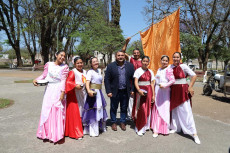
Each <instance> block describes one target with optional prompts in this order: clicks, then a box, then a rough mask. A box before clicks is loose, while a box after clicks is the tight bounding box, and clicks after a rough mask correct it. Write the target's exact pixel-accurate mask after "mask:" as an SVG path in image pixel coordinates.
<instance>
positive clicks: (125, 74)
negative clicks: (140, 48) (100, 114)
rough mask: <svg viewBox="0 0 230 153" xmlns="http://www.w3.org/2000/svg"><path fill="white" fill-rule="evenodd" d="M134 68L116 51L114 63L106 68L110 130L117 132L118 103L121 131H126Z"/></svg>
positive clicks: (121, 52) (123, 55)
mask: <svg viewBox="0 0 230 153" xmlns="http://www.w3.org/2000/svg"><path fill="white" fill-rule="evenodd" d="M133 74H134V67H133V65H132V64H131V63H129V62H127V61H125V53H124V52H123V51H118V52H117V53H116V61H115V62H112V63H110V64H109V65H108V66H107V69H106V72H105V80H104V81H105V89H106V93H107V95H108V97H110V101H111V106H110V116H111V122H112V130H114V131H117V123H116V122H117V119H116V115H117V108H118V105H119V102H120V112H121V113H120V123H121V129H122V130H123V131H125V130H126V116H127V107H128V102H129V97H130V94H133V90H134V84H133Z"/></svg>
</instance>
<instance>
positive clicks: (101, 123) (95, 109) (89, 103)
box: [82, 69, 108, 136]
mask: <svg viewBox="0 0 230 153" xmlns="http://www.w3.org/2000/svg"><path fill="white" fill-rule="evenodd" d="M100 73H101V72H100V70H99V69H98V70H93V69H91V70H89V71H88V72H87V75H86V80H87V81H90V83H91V84H100V85H101V84H102V75H101V74H100ZM92 90H93V91H95V92H96V93H97V94H96V96H94V97H90V96H88V95H87V97H86V101H85V105H84V110H83V113H82V123H83V126H84V131H83V133H84V134H89V135H90V136H98V135H99V128H100V129H101V131H102V132H105V131H106V120H107V118H108V115H107V112H106V109H105V107H106V105H107V104H106V101H105V98H104V96H103V94H102V91H101V89H92Z"/></svg>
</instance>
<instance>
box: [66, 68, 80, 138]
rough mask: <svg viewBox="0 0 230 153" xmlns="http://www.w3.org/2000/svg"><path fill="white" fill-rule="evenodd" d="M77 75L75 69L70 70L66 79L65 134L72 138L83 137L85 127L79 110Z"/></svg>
mask: <svg viewBox="0 0 230 153" xmlns="http://www.w3.org/2000/svg"><path fill="white" fill-rule="evenodd" d="M75 78H76V76H75V73H74V70H72V71H70V72H69V75H68V78H67V79H66V100H67V108H66V127H65V136H69V137H71V138H75V139H78V138H81V137H83V128H82V122H81V117H80V111H79V107H78V104H79V100H78V99H77V96H76V92H75V91H76V90H77V89H75V87H76V79H75Z"/></svg>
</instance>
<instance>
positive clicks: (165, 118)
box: [151, 55, 175, 138]
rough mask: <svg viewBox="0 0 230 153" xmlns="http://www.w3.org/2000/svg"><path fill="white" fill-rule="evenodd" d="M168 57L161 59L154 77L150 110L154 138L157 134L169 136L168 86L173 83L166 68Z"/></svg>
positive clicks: (171, 71)
mask: <svg viewBox="0 0 230 153" xmlns="http://www.w3.org/2000/svg"><path fill="white" fill-rule="evenodd" d="M168 64H169V57H168V56H167V55H163V56H162V57H161V68H159V69H158V71H157V74H156V76H155V79H156V82H155V97H156V99H155V103H154V105H153V108H152V110H151V111H152V113H151V114H152V115H151V129H152V130H153V132H154V134H153V137H154V138H156V137H157V136H158V134H164V135H165V134H169V125H170V113H169V112H170V86H171V85H172V84H173V83H174V82H175V78H174V75H173V70H172V69H171V68H169V67H168Z"/></svg>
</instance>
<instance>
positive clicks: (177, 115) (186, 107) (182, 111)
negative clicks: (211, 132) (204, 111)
mask: <svg viewBox="0 0 230 153" xmlns="http://www.w3.org/2000/svg"><path fill="white" fill-rule="evenodd" d="M180 60H181V53H180V52H175V53H174V54H173V64H172V65H171V66H170V67H171V68H172V69H173V74H174V77H175V79H176V81H175V83H174V84H173V85H172V86H171V97H170V110H171V112H172V121H171V125H170V129H171V131H170V133H175V132H179V131H181V130H182V131H183V132H184V134H189V135H192V136H193V138H194V141H195V143H197V144H200V143H201V142H200V139H199V137H198V135H197V131H196V126H195V122H194V118H193V114H192V107H191V106H192V105H191V104H192V101H191V97H192V96H193V95H194V90H193V85H194V83H195V81H196V74H195V73H194V72H193V71H192V70H191V69H190V68H189V67H188V66H187V65H186V64H181V63H180ZM187 76H190V77H191V81H190V84H189V85H188V83H187V82H186V77H187ZM178 93H179V94H178Z"/></svg>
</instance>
